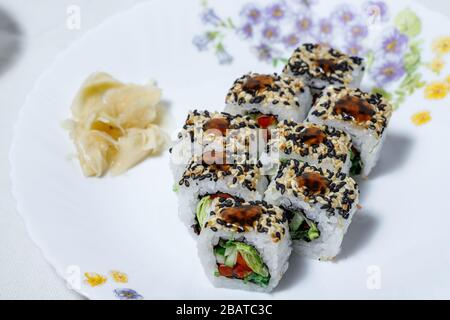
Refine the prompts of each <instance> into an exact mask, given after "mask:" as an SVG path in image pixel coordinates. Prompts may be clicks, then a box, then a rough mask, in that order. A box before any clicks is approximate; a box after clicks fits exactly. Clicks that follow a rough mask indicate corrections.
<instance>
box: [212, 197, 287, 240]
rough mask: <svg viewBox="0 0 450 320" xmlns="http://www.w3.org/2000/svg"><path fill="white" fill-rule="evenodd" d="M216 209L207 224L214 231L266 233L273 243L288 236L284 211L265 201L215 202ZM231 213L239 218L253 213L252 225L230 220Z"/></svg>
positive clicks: (239, 220) (213, 205)
mask: <svg viewBox="0 0 450 320" xmlns="http://www.w3.org/2000/svg"><path fill="white" fill-rule="evenodd" d="M212 207H213V208H214V209H213V211H212V212H211V215H210V217H209V219H208V221H207V223H206V224H205V228H210V229H211V230H212V231H218V230H225V231H231V232H236V233H245V232H252V231H256V232H258V233H266V234H268V235H269V236H270V237H271V240H272V241H273V242H275V243H276V242H278V241H280V240H281V239H282V238H283V237H284V236H285V235H286V234H287V218H286V215H285V212H284V210H282V209H281V208H279V207H277V206H273V205H271V204H268V203H266V202H265V201H249V202H239V201H235V200H232V199H227V201H223V202H220V201H214V202H213V204H212ZM230 212H233V213H232V215H236V216H237V218H241V216H242V215H243V214H244V215H245V213H248V212H251V213H253V215H252V217H253V219H252V220H251V223H250V224H249V223H243V222H242V219H235V220H230Z"/></svg>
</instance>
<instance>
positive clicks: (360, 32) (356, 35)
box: [348, 23, 369, 40]
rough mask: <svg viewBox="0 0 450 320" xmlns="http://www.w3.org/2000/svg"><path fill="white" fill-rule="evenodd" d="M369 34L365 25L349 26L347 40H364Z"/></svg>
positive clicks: (355, 24) (354, 24)
mask: <svg viewBox="0 0 450 320" xmlns="http://www.w3.org/2000/svg"><path fill="white" fill-rule="evenodd" d="M368 34H369V29H368V28H367V26H366V25H365V24H362V23H353V24H352V25H350V26H349V29H348V38H349V39H353V40H356V39H364V38H365V37H367V35H368Z"/></svg>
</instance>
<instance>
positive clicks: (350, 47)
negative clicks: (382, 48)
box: [343, 42, 367, 57]
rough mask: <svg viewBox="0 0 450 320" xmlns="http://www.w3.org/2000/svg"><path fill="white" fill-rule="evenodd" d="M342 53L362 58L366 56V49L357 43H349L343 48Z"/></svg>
mask: <svg viewBox="0 0 450 320" xmlns="http://www.w3.org/2000/svg"><path fill="white" fill-rule="evenodd" d="M343 51H344V53H346V54H348V55H350V56H354V57H362V56H364V55H365V54H366V52H367V49H366V48H365V47H363V46H362V45H360V44H359V43H357V42H350V43H347V44H346V45H345V46H344V48H343Z"/></svg>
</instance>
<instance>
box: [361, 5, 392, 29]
mask: <svg viewBox="0 0 450 320" xmlns="http://www.w3.org/2000/svg"><path fill="white" fill-rule="evenodd" d="M363 8H364V12H365V14H366V16H367V18H368V19H369V22H370V23H372V24H373V23H378V22H385V21H387V20H389V9H388V6H387V4H386V3H385V2H383V1H367V2H366V3H364V5H363Z"/></svg>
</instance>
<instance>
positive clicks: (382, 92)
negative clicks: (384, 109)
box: [372, 88, 392, 100]
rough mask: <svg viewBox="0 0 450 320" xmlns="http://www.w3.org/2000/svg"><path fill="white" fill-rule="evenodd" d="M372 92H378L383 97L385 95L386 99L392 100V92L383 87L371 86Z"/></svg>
mask: <svg viewBox="0 0 450 320" xmlns="http://www.w3.org/2000/svg"><path fill="white" fill-rule="evenodd" d="M372 93H379V94H381V95H382V96H383V97H385V98H386V99H388V100H392V94H391V93H389V92H387V91H386V90H384V89H383V88H373V89H372Z"/></svg>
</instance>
